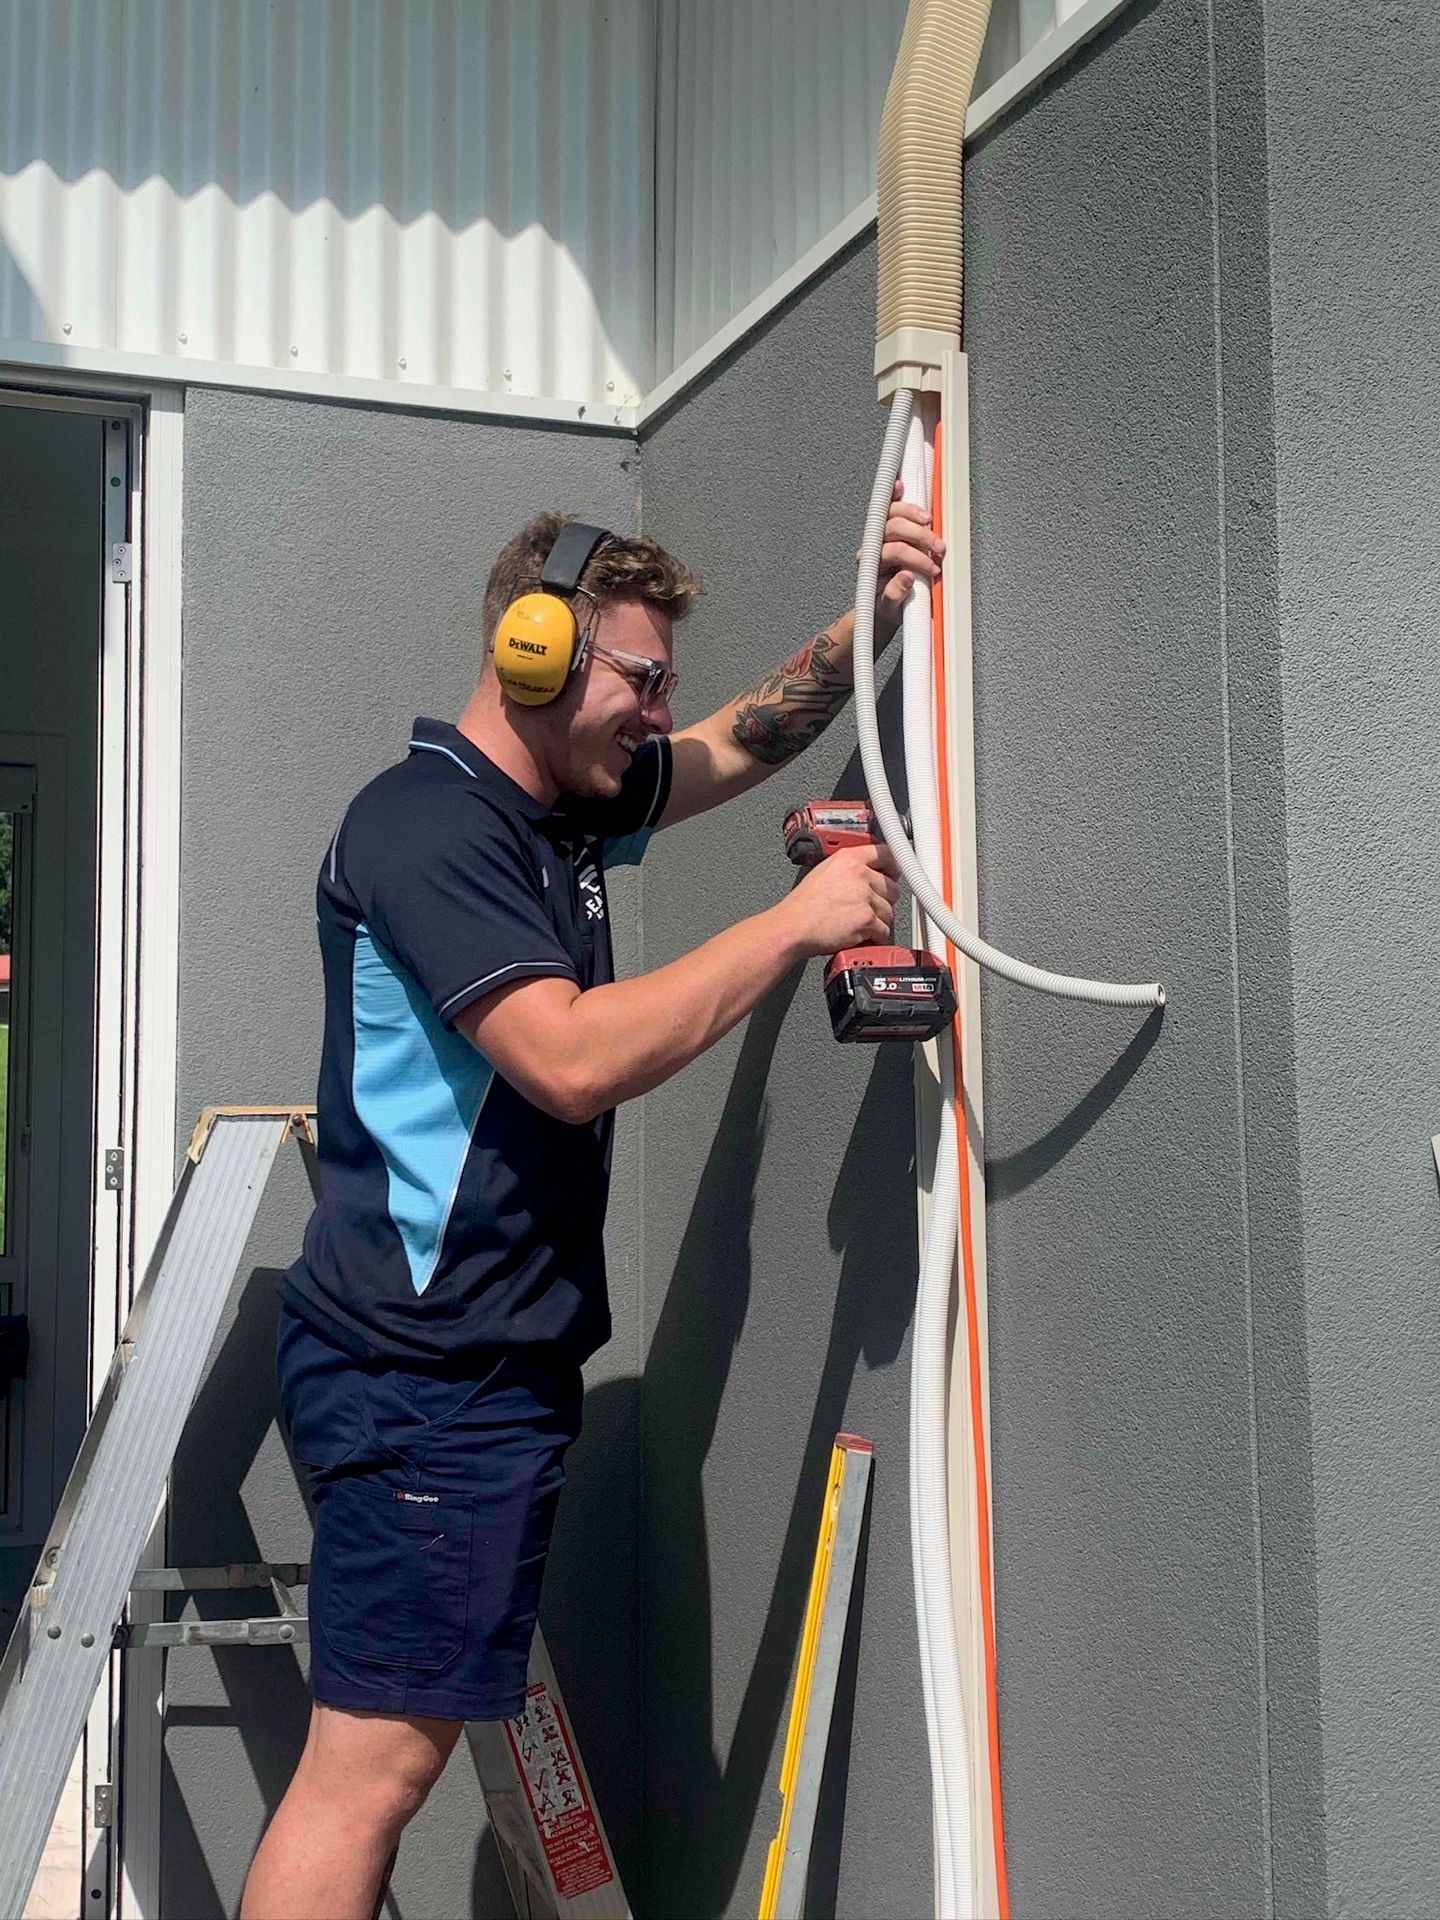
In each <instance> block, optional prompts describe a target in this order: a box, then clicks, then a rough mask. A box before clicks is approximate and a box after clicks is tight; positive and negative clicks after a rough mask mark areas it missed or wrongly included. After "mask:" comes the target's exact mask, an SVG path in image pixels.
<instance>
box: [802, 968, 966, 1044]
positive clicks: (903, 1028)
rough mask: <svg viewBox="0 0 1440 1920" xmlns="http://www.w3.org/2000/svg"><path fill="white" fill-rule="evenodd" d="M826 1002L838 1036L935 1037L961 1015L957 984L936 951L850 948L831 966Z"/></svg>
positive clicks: (866, 1039)
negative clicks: (956, 989)
mask: <svg viewBox="0 0 1440 1920" xmlns="http://www.w3.org/2000/svg"><path fill="white" fill-rule="evenodd" d="M825 1004H826V1005H827V1006H828V1007H829V1009H830V1029H831V1031H832V1032H833V1034H834V1035H835V1038H836V1039H837V1040H844V1041H850V1042H855V1043H857V1044H862V1045H863V1044H869V1043H873V1042H875V1041H879V1040H911V1041H914V1040H929V1039H931V1038H933V1036H934V1035H935V1034H937V1033H943V1032H944V1030H945V1028H946V1027H948V1026H949V1024H950V1022H951V1021H952V1020H953V1019H954V1018H955V1004H956V1003H955V983H954V981H953V980H952V979H951V978H950V969H949V968H948V967H947V966H946V965H945V963H944V961H943V960H938V959H936V957H935V955H934V954H933V953H925V952H923V951H920V950H917V949H916V948H914V947H849V948H846V949H845V950H844V951H843V952H841V953H837V954H836V955H835V957H834V958H833V959H832V960H831V962H830V964H829V966H828V967H826V969H825Z"/></svg>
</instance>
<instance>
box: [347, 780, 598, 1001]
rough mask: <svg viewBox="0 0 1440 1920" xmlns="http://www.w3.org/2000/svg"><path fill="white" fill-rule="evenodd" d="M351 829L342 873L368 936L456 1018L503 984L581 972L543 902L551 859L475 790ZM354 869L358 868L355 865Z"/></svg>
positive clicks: (551, 877) (552, 878)
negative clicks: (444, 804)
mask: <svg viewBox="0 0 1440 1920" xmlns="http://www.w3.org/2000/svg"><path fill="white" fill-rule="evenodd" d="M367 825H368V827H369V831H368V832H360V833H357V832H355V831H354V829H353V828H352V830H351V832H350V833H349V834H348V835H347V837H346V846H345V865H346V878H347V880H348V881H349V884H350V887H351V889H352V891H353V892H354V894H355V897H356V899H357V901H358V902H359V904H360V907H361V910H362V912H363V913H364V915H365V919H366V922H367V924H368V926H369V929H370V932H371V934H372V936H373V937H374V938H375V939H376V940H378V941H380V942H381V943H382V945H384V946H385V947H386V948H387V949H388V950H389V951H390V952H391V953H392V954H393V955H394V956H395V958H396V959H397V960H398V961H399V962H400V964H401V965H402V966H403V967H404V968H405V969H406V971H407V972H408V973H409V974H410V975H411V976H412V978H413V979H414V980H415V982H416V983H417V984H418V986H419V987H420V989H421V991H422V992H423V993H424V994H425V996H426V998H427V999H428V1000H429V1002H430V1005H431V1006H432V1007H433V1009H434V1010H435V1013H436V1014H437V1015H438V1016H439V1018H440V1019H441V1020H443V1021H445V1022H447V1023H453V1022H454V1020H455V1018H456V1016H457V1015H458V1014H460V1013H461V1012H463V1011H464V1009H465V1008H466V1007H468V1006H469V1005H470V1004H471V1003H472V1002H473V1001H475V1000H479V999H481V998H482V997H483V996H484V995H485V994H487V993H491V992H493V991H494V990H495V988H497V987H503V986H508V985H509V984H511V983H512V982H513V981H516V980H524V979H526V978H528V977H531V976H538V975H541V974H556V975H561V976H563V977H565V978H567V979H571V980H573V979H575V978H576V970H575V965H574V962H573V961H572V960H571V958H570V955H569V954H568V953H567V952H566V951H565V948H564V947H563V945H562V944H561V942H560V938H559V935H558V934H557V933H556V931H555V927H554V925H553V923H552V921H551V918H550V915H549V913H548V911H547V909H546V906H545V897H544V896H545V889H546V887H547V886H548V885H550V884H552V883H554V882H555V880H556V879H557V876H556V875H555V874H554V873H553V872H552V871H551V868H552V866H553V858H547V857H546V856H545V855H544V854H543V853H541V852H539V851H536V852H534V853H532V852H531V851H530V849H529V848H528V847H527V846H526V845H525V844H524V843H523V842H522V840H521V838H520V836H519V834H518V833H517V831H516V829H515V827H514V826H513V825H512V824H511V823H510V822H509V821H508V820H506V819H505V817H504V816H503V815H502V814H501V813H500V812H499V810H498V809H497V808H495V807H492V806H491V805H489V804H488V802H487V801H485V800H483V799H482V798H481V797H480V796H479V795H478V794H476V795H469V794H467V795H465V796H463V798H461V799H460V801H459V804H456V805H453V806H451V807H449V808H447V809H446V810H445V811H444V813H443V814H442V815H441V816H440V817H439V818H436V817H435V816H434V815H433V814H430V815H427V817H426V818H425V820H424V821H423V823H420V822H417V823H415V826H414V828H413V830H409V829H407V825H406V821H405V815H404V810H398V812H397V816H392V817H391V818H390V819H389V820H388V822H387V823H386V829H385V831H384V832H383V834H382V833H381V832H379V831H377V827H378V823H377V822H375V821H373V820H372V821H371V822H369V823H367ZM357 870H358V871H357Z"/></svg>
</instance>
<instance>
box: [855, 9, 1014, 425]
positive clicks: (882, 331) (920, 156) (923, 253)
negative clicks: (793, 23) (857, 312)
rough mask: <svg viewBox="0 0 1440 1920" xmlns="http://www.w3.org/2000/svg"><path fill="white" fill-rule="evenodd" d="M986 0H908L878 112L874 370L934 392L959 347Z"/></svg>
mask: <svg viewBox="0 0 1440 1920" xmlns="http://www.w3.org/2000/svg"><path fill="white" fill-rule="evenodd" d="M989 21H990V0H910V10H909V12H908V13H907V14H906V16H905V31H904V33H903V35H902V36H901V40H900V51H899V53H898V54H897V55H896V58H895V69H894V72H893V73H892V74H891V76H890V87H889V90H888V92H887V93H886V95H885V111H884V113H883V114H882V115H881V119H880V156H879V192H878V204H879V220H878V231H879V256H880V287H879V301H878V310H877V314H876V327H875V338H876V346H875V376H876V380H877V382H878V384H879V390H880V398H881V399H882V400H887V399H888V398H889V397H890V395H891V394H892V393H894V392H895V390H896V388H897V387H913V388H915V389H917V390H929V391H931V392H936V391H938V390H939V385H940V372H939V369H940V358H941V355H942V354H943V353H945V352H947V351H958V349H959V347H960V332H961V319H962V314H963V310H964V291H963V281H962V267H963V241H962V228H961V206H962V203H961V167H962V163H963V158H964V149H965V113H966V109H967V108H968V107H969V105H970V89H971V87H972V86H973V85H974V82H975V69H976V67H977V66H978V65H979V63H980V49H981V47H982V46H983V45H984V44H985V29H986V27H987V26H988V25H989Z"/></svg>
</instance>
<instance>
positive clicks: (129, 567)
mask: <svg viewBox="0 0 1440 1920" xmlns="http://www.w3.org/2000/svg"><path fill="white" fill-rule="evenodd" d="M134 577H135V549H134V547H133V546H132V545H131V544H130V542H129V541H128V540H115V541H112V542H111V545H110V578H111V580H112V581H114V582H116V583H118V584H120V585H122V586H123V585H125V584H127V583H128V582H129V581H131V580H133V579H134Z"/></svg>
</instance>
